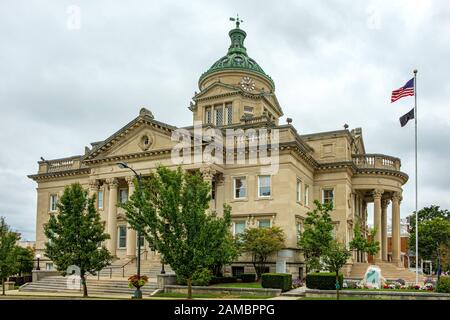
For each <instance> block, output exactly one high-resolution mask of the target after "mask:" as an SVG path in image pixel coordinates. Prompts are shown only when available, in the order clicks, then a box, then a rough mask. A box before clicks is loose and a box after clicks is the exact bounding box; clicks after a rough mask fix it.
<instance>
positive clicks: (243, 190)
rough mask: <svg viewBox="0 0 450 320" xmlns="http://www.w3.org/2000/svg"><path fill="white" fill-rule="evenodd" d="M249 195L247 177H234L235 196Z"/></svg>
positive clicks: (237, 197)
mask: <svg viewBox="0 0 450 320" xmlns="http://www.w3.org/2000/svg"><path fill="white" fill-rule="evenodd" d="M245 197H247V179H246V178H245V177H237V178H234V198H235V199H240V198H245Z"/></svg>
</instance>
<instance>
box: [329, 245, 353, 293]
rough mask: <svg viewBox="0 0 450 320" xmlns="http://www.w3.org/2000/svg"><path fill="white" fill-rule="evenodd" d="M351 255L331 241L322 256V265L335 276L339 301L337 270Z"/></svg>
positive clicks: (343, 247)
mask: <svg viewBox="0 0 450 320" xmlns="http://www.w3.org/2000/svg"><path fill="white" fill-rule="evenodd" d="M350 256H351V253H350V251H349V250H347V248H346V247H345V245H344V244H342V243H340V242H338V241H336V240H333V241H331V242H330V247H329V248H328V249H327V250H326V252H325V255H324V256H323V264H324V266H325V268H326V269H327V270H328V271H329V272H334V273H335V274H336V298H337V300H339V291H340V290H341V288H340V285H339V270H341V268H342V267H343V266H344V265H345V264H346V263H347V260H348V258H350Z"/></svg>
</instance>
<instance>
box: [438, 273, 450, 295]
mask: <svg viewBox="0 0 450 320" xmlns="http://www.w3.org/2000/svg"><path fill="white" fill-rule="evenodd" d="M436 292H441V293H450V276H441V277H440V279H439V282H438V284H437V286H436Z"/></svg>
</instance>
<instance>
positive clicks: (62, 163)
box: [39, 157, 82, 173]
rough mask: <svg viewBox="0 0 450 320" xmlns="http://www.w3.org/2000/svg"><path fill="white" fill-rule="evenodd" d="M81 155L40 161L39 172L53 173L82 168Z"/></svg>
mask: <svg viewBox="0 0 450 320" xmlns="http://www.w3.org/2000/svg"><path fill="white" fill-rule="evenodd" d="M81 167H82V164H81V161H80V157H70V158H62V159H55V160H47V161H40V162H39V173H52V172H61V171H67V170H75V169H80V168H81Z"/></svg>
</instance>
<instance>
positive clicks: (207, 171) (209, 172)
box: [200, 167, 217, 180]
mask: <svg viewBox="0 0 450 320" xmlns="http://www.w3.org/2000/svg"><path fill="white" fill-rule="evenodd" d="M200 173H201V174H202V176H203V179H204V180H212V178H213V176H214V175H215V174H216V173H217V171H216V170H215V169H212V168H210V167H203V168H200Z"/></svg>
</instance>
